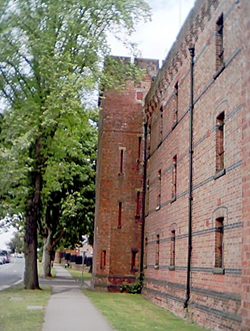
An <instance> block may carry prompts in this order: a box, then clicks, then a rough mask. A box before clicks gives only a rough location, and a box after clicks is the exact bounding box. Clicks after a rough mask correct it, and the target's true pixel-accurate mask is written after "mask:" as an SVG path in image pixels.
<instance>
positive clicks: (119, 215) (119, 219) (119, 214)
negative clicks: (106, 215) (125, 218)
mask: <svg viewBox="0 0 250 331" xmlns="http://www.w3.org/2000/svg"><path fill="white" fill-rule="evenodd" d="M121 227H122V202H119V210H118V229H121Z"/></svg>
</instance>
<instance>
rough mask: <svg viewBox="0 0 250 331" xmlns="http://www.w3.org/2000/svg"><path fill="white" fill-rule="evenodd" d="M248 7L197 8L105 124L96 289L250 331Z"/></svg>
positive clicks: (104, 116)
mask: <svg viewBox="0 0 250 331" xmlns="http://www.w3.org/2000/svg"><path fill="white" fill-rule="evenodd" d="M249 27H250V2H249V1H247V0H228V1H222V0H197V1H196V3H195V6H194V8H193V10H192V11H191V13H190V15H189V17H188V18H187V20H186V22H185V24H184V26H183V27H182V29H181V31H180V33H179V35H178V38H177V40H176V42H175V44H174V45H173V47H172V49H171V51H170V53H169V55H168V57H167V58H166V60H165V61H164V64H163V67H162V69H161V70H159V72H158V74H157V76H156V78H155V79H154V78H153V77H154V76H155V74H156V72H157V71H158V63H157V62H156V61H153V60H142V59H141V60H137V61H138V65H142V66H144V67H145V68H146V69H147V76H146V77H144V79H143V80H142V81H141V83H140V84H138V85H135V84H134V83H133V82H129V83H128V85H127V89H126V90H125V91H124V92H123V94H119V93H117V92H114V91H104V98H103V99H102V104H101V106H102V110H101V112H100V122H99V144H98V160H97V179H96V216H95V217H96V219H95V243H94V262H93V278H92V285H93V287H96V288H98V287H102V288H107V289H108V290H119V285H120V284H122V283H123V282H124V281H126V282H132V281H134V279H135V277H136V276H137V275H138V274H139V273H140V271H141V272H142V271H143V272H144V275H145V280H144V288H143V295H144V296H145V297H147V298H149V299H150V300H152V301H153V302H155V303H157V304H158V305H160V306H163V307H166V308H167V309H169V310H171V311H172V312H174V313H175V314H177V315H179V316H182V317H184V316H186V315H189V316H190V318H192V319H193V320H194V321H196V322H197V323H200V324H202V325H204V326H206V327H208V328H211V329H213V330H241V331H249V330H250V285H249V284H250V207H249V206H250V189H249V188H250V111H249V109H250V93H249V91H250V79H249V69H250V42H249V40H250V29H249Z"/></svg>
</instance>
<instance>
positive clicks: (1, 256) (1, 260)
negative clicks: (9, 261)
mask: <svg viewBox="0 0 250 331" xmlns="http://www.w3.org/2000/svg"><path fill="white" fill-rule="evenodd" d="M4 263H5V259H4V257H3V255H0V264H4Z"/></svg>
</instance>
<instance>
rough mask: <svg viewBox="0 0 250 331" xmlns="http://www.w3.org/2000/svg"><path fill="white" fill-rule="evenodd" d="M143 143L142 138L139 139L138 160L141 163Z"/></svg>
mask: <svg viewBox="0 0 250 331" xmlns="http://www.w3.org/2000/svg"><path fill="white" fill-rule="evenodd" d="M141 142H142V137H139V138H138V157H137V160H138V162H140V160H141Z"/></svg>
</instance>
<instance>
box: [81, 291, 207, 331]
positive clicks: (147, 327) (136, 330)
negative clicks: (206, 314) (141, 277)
mask: <svg viewBox="0 0 250 331" xmlns="http://www.w3.org/2000/svg"><path fill="white" fill-rule="evenodd" d="M83 291H84V293H85V294H86V296H87V297H88V298H89V299H90V300H91V301H92V303H93V304H94V305H95V306H96V307H97V308H98V309H99V311H100V312H101V313H102V314H103V315H104V316H105V317H106V319H107V320H108V321H109V323H110V325H112V326H113V328H114V329H115V330H116V331H141V330H143V331H152V330H157V331H168V330H169V331H170V330H171V331H204V330H206V329H204V328H202V327H200V326H197V325H196V324H194V323H188V322H187V321H184V320H182V319H180V318H177V317H176V316H174V315H173V314H171V313H170V312H169V311H167V310H166V309H163V308H161V307H158V306H156V305H155V304H153V303H151V302H149V301H147V300H145V299H144V298H143V297H142V296H141V295H138V294H128V293H109V292H96V291H90V290H87V289H84V290H83Z"/></svg>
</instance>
